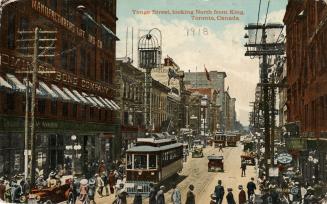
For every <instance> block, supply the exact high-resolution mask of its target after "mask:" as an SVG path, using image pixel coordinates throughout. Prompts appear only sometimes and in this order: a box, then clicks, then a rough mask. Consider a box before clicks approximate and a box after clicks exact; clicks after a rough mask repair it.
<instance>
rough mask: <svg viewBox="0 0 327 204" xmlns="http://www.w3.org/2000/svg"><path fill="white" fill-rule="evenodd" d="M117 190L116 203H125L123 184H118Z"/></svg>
mask: <svg viewBox="0 0 327 204" xmlns="http://www.w3.org/2000/svg"><path fill="white" fill-rule="evenodd" d="M116 192H117V201H118V202H117V203H119V204H127V192H126V190H125V187H124V184H123V183H120V184H119V190H117V191H116Z"/></svg>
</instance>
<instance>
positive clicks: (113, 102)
mask: <svg viewBox="0 0 327 204" xmlns="http://www.w3.org/2000/svg"><path fill="white" fill-rule="evenodd" d="M110 102H111V103H112V104H113V105H114V106H115V107H116V108H117V110H119V109H120V107H119V106H118V105H117V103H116V102H115V101H113V100H110Z"/></svg>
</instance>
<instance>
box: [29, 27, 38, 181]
mask: <svg viewBox="0 0 327 204" xmlns="http://www.w3.org/2000/svg"><path fill="white" fill-rule="evenodd" d="M38 53H39V28H38V27H36V28H35V30H34V52H33V72H32V83H33V84H32V99H31V161H32V165H31V181H32V185H34V184H35V166H36V159H35V158H36V155H35V145H36V144H35V141H36V138H35V136H36V135H35V98H36V81H37V78H36V77H37V76H36V75H37V71H38V61H37V59H38Z"/></svg>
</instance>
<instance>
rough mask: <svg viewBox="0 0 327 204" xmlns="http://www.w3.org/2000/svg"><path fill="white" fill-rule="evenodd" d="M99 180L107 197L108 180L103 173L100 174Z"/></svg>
mask: <svg viewBox="0 0 327 204" xmlns="http://www.w3.org/2000/svg"><path fill="white" fill-rule="evenodd" d="M101 179H102V181H103V188H104V189H105V190H106V196H109V189H108V184H109V180H108V177H107V175H106V172H105V171H104V172H102V175H101Z"/></svg>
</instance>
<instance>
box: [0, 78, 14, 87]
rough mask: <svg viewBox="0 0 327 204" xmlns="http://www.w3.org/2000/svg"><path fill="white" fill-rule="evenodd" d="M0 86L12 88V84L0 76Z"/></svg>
mask: <svg viewBox="0 0 327 204" xmlns="http://www.w3.org/2000/svg"><path fill="white" fill-rule="evenodd" d="M0 87H5V88H8V89H12V86H11V85H10V84H9V83H8V82H7V81H6V80H4V79H3V78H2V77H1V76H0Z"/></svg>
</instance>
